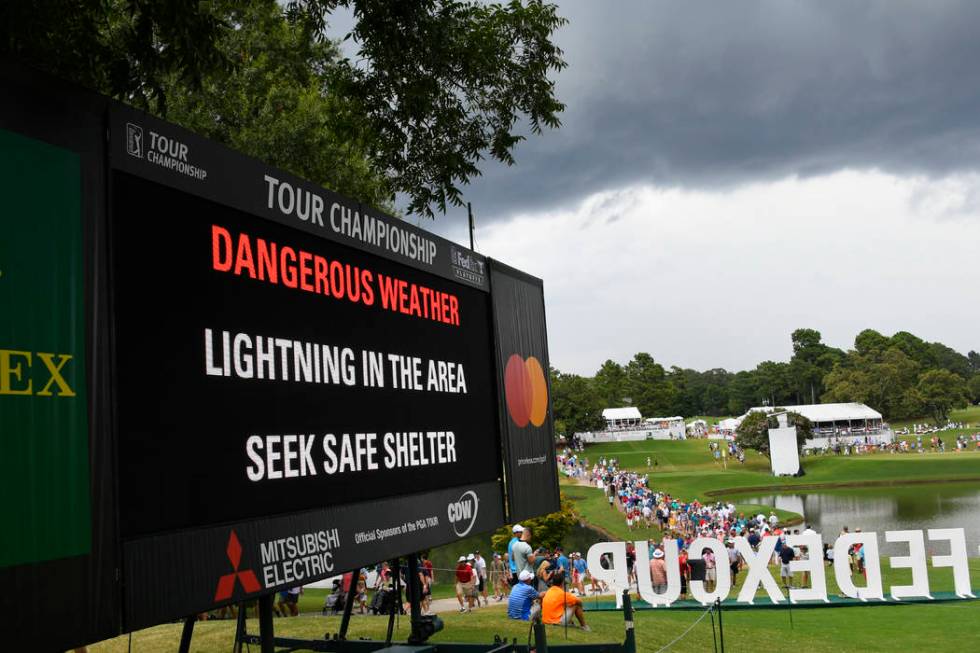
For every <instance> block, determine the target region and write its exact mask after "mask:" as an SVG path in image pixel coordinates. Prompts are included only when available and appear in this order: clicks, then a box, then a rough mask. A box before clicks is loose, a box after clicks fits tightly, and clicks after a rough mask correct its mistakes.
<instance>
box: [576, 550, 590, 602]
mask: <svg viewBox="0 0 980 653" xmlns="http://www.w3.org/2000/svg"><path fill="white" fill-rule="evenodd" d="M588 572H589V566H588V564H586V562H585V559H584V558H582V554H581V553H579V552H577V551H573V552H572V587H573V588H574V589H575V591H576V592H578V595H579V596H585V576H586V574H588Z"/></svg>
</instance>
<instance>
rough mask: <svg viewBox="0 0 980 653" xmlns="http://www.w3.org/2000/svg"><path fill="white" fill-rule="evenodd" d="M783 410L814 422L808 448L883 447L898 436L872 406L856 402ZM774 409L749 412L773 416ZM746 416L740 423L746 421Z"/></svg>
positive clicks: (781, 408) (751, 410) (759, 407)
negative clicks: (845, 445) (847, 445)
mask: <svg viewBox="0 0 980 653" xmlns="http://www.w3.org/2000/svg"><path fill="white" fill-rule="evenodd" d="M780 410H786V411H789V412H794V413H799V414H800V415H802V416H803V417H806V418H807V419H808V420H810V424H811V426H812V430H813V438H811V439H810V440H807V442H806V444H805V445H804V448H805V449H824V448H826V447H829V446H831V445H832V444H834V443H837V442H839V443H841V444H862V443H863V444H883V443H888V442H892V441H894V439H895V436H894V434H893V433H892V432H891V430H890V429H888V428H887V427H886V426H885V425H884V424H883V422H882V416H881V413H879V412H878V411H876V410H875V409H874V408H871V407H870V406H866V405H864V404H859V403H856V402H850V403H838V404H804V405H802V406H781V407H780ZM774 411H775V408H773V407H772V406H756V407H754V408H750V409H749V412H748V413H746V414H745V415H748V414H749V413H760V412H761V413H772V412H774ZM745 415H743V416H742V417H741V418H740V419H739V420H738V422H739V423H741V421H742V419H744V418H745Z"/></svg>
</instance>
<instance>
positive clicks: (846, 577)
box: [834, 532, 885, 601]
mask: <svg viewBox="0 0 980 653" xmlns="http://www.w3.org/2000/svg"><path fill="white" fill-rule="evenodd" d="M858 543H860V544H861V546H862V548H863V549H864V571H865V574H867V577H868V579H867V582H866V584H865V586H864V587H858V586H857V585H855V584H854V580H853V579H852V578H851V561H850V550H851V547H852V546H854V545H855V544H858ZM834 577H835V578H836V579H837V587H839V588H840V591H841V592H843V593H844V596H849V597H851V598H852V599H861V600H862V601H867V600H868V599H880V600H884V598H885V594H884V590H883V589H882V587H881V563H880V561H879V558H878V534H877V533H873V532H869V533H845V534H843V535H841V536H840V537H838V538H837V542H835V543H834Z"/></svg>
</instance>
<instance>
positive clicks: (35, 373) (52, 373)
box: [0, 349, 75, 397]
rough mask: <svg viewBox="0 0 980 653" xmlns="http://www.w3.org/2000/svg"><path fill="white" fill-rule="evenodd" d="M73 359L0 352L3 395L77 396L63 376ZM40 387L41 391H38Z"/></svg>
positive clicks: (0, 391) (38, 353)
mask: <svg viewBox="0 0 980 653" xmlns="http://www.w3.org/2000/svg"><path fill="white" fill-rule="evenodd" d="M73 358H74V356H72V355H71V354H49V353H47V352H43V351H39V352H37V353H36V354H35V353H32V352H29V351H17V350H14V349H0V395H35V396H38V397H51V396H52V395H53V396H56V397H74V396H75V391H74V390H72V389H71V387H70V386H69V385H68V382H67V381H65V377H64V376H63V370H64V369H65V365H67V364H68V361H70V360H71V359H73ZM37 361H40V362H41V364H40V365H37V364H36V363H37ZM35 382H36V383H35ZM42 383H43V384H44V385H41V384H42ZM37 388H41V389H40V390H39V391H35V390H36V389H37ZM52 390H54V391H55V392H54V393H52Z"/></svg>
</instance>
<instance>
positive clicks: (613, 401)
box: [593, 360, 632, 408]
mask: <svg viewBox="0 0 980 653" xmlns="http://www.w3.org/2000/svg"><path fill="white" fill-rule="evenodd" d="M626 381H627V379H626V370H625V369H624V368H623V366H622V365H620V364H619V363H617V362H616V361H613V360H607V361H606V362H605V363H603V364H602V367H600V368H599V371H598V372H596V373H595V377H594V379H593V387H594V388H595V392H596V394H597V395H598V397H599V403H601V404H602V407H603V408H617V407H619V406H622V405H623V404H624V403H626V400H627V397H629V394H628V389H627V382H626ZM630 401H632V398H631V397H630Z"/></svg>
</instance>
